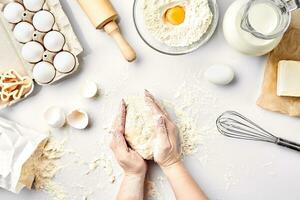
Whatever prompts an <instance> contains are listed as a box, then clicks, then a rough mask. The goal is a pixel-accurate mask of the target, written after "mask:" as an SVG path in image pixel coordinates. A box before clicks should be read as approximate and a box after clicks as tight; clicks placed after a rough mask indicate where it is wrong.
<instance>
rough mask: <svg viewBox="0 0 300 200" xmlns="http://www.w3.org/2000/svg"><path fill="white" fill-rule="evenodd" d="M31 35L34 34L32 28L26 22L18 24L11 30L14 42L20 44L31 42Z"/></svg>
mask: <svg viewBox="0 0 300 200" xmlns="http://www.w3.org/2000/svg"><path fill="white" fill-rule="evenodd" d="M33 33H34V28H33V26H32V25H31V24H30V23H28V22H20V23H18V24H17V25H16V26H15V28H14V30H13V34H14V36H15V38H16V40H18V41H19V42H22V43H26V42H29V41H30V40H32V37H33Z"/></svg>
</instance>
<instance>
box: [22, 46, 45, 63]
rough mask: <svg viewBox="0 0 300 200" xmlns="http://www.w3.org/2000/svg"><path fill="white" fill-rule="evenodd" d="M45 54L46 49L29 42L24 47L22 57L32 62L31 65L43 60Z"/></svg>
mask: <svg viewBox="0 0 300 200" xmlns="http://www.w3.org/2000/svg"><path fill="white" fill-rule="evenodd" d="M43 53H44V47H43V46H42V45H41V44H40V43H38V42H35V41H31V42H27V43H26V44H25V45H24V46H23V47H22V56H23V58H24V59H25V60H26V61H28V62H30V63H36V62H39V61H40V60H42V58H43Z"/></svg>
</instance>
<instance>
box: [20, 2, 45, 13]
mask: <svg viewBox="0 0 300 200" xmlns="http://www.w3.org/2000/svg"><path fill="white" fill-rule="evenodd" d="M23 4H24V6H25V8H26V9H27V10H29V11H32V12H36V11H39V10H41V9H42V8H43V5H44V4H45V0H23Z"/></svg>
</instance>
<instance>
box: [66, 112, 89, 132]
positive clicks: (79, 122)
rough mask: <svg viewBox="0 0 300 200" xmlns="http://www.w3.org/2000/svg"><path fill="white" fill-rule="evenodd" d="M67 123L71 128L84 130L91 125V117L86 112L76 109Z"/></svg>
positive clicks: (70, 114) (69, 116)
mask: <svg viewBox="0 0 300 200" xmlns="http://www.w3.org/2000/svg"><path fill="white" fill-rule="evenodd" d="M67 122H68V124H69V125H70V126H71V127H73V128H75V129H80V130H82V129H85V128H86V127H87V126H88V125H89V117H88V114H87V113H86V112H85V111H83V110H81V109H75V110H73V111H72V112H70V113H69V114H68V115H67Z"/></svg>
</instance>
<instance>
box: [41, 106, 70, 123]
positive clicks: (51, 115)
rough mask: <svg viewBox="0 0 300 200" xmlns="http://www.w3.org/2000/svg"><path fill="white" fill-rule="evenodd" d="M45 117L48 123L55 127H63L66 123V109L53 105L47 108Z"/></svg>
mask: <svg viewBox="0 0 300 200" xmlns="http://www.w3.org/2000/svg"><path fill="white" fill-rule="evenodd" d="M44 119H45V121H46V122H47V124H48V125H49V126H51V127H53V128H61V127H63V126H64V124H65V123H66V116H65V113H64V111H63V110H62V109H61V108H59V107H56V106H52V107H50V108H48V109H47V110H46V112H45V113H44Z"/></svg>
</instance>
